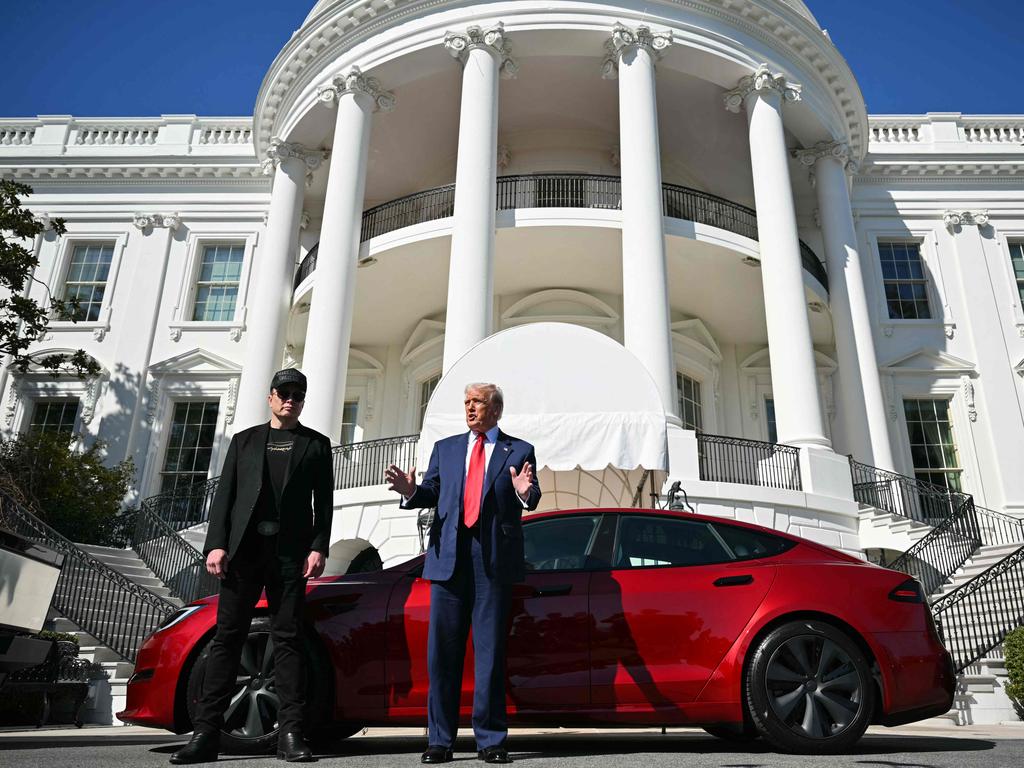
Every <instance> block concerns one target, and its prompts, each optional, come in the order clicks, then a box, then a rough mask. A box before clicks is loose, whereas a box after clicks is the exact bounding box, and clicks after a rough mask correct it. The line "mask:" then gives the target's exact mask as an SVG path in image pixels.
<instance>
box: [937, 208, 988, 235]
mask: <svg viewBox="0 0 1024 768" xmlns="http://www.w3.org/2000/svg"><path fill="white" fill-rule="evenodd" d="M942 223H943V224H945V225H946V229H948V230H949V231H950V234H953V233H955V232H956V231H957V230H958V229H960V228H962V227H971V226H974V227H978V228H981V227H987V226H988V211H946V212H945V213H943V214H942Z"/></svg>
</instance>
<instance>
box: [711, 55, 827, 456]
mask: <svg viewBox="0 0 1024 768" xmlns="http://www.w3.org/2000/svg"><path fill="white" fill-rule="evenodd" d="M799 98H800V91H799V86H794V85H791V84H789V83H787V82H786V79H785V77H783V76H782V75H781V74H772V73H771V72H769V70H768V66H767V65H766V64H763V65H761V66H760V67H759V68H758V69H757V71H756V72H755V73H754V74H753V75H750V76H747V77H744V78H742V79H741V80H740V82H739V85H738V86H737V88H736V89H735V90H732V91H729V92H728V93H726V94H725V104H726V108H727V109H729V111H731V112H739V110H740V108H741V107H744V108H746V111H747V122H748V130H749V134H750V163H751V167H752V170H753V176H754V200H755V203H756V206H757V233H758V240H759V241H760V250H761V283H762V287H763V290H764V306H765V321H766V323H767V326H768V352H769V356H770V359H771V366H772V394H773V397H774V399H775V417H776V423H777V425H778V432H779V442H780V443H786V444H788V445H796V446H801V447H803V446H821V447H826V448H830V447H831V444H830V442H829V439H828V437H826V432H825V422H824V417H823V416H822V409H821V395H820V392H819V390H818V378H817V374H816V370H815V363H814V345H813V342H812V340H811V324H810V320H809V319H808V317H807V300H806V298H805V297H804V280H803V267H802V266H801V264H800V240H799V237H798V236H797V228H796V210H795V208H794V206H793V191H792V187H791V186H790V178H789V165H788V156H789V155H788V152H787V150H786V139H785V135H784V133H783V127H782V102H783V100H786V101H796V100H798V99H799Z"/></svg>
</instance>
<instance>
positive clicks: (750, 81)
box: [722, 63, 801, 112]
mask: <svg viewBox="0 0 1024 768" xmlns="http://www.w3.org/2000/svg"><path fill="white" fill-rule="evenodd" d="M800 90H801V86H799V85H797V84H796V83H790V82H789V81H787V80H786V76H785V75H783V74H782V73H781V72H775V73H772V71H771V70H770V69H769V68H768V64H767V63H765V64H761V65H760V66H759V67H758V68H757V69H756V70H754V73H753V74H752V75H746V76H744V77H741V78H740V81H739V82H738V83H737V84H736V87H735V88H733V89H732V90H731V91H726V93H725V95H724V96H723V97H722V98H723V99H724V101H725V108H726V109H727V110H729V111H730V112H739V111H740V109H741V108H742V107H743V103H744V102H745V101H746V99H747V96H749V95H750V94H752V93H762V92H765V91H776V92H777V93H778V94H779V95H780V96H782V99H783V101H800Z"/></svg>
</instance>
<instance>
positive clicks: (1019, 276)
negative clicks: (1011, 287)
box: [1010, 241, 1024, 307]
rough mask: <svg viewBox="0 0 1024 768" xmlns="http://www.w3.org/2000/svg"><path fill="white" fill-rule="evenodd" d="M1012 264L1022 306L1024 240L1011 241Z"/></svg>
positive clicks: (1023, 300) (1023, 298)
mask: <svg viewBox="0 0 1024 768" xmlns="http://www.w3.org/2000/svg"><path fill="white" fill-rule="evenodd" d="M1010 265H1011V266H1012V267H1013V277H1014V279H1015V280H1016V281H1017V295H1018V296H1020V304H1021V307H1024V241H1021V242H1016V243H1010Z"/></svg>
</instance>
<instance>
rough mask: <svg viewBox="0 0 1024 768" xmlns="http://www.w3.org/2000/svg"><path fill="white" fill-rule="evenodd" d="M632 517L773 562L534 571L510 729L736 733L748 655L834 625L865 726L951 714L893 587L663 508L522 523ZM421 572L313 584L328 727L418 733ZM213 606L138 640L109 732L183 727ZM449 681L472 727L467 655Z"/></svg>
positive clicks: (932, 644) (422, 680) (882, 578)
mask: <svg viewBox="0 0 1024 768" xmlns="http://www.w3.org/2000/svg"><path fill="white" fill-rule="evenodd" d="M636 515H640V516H641V517H642V518H645V519H646V520H648V521H651V520H652V519H653V521H654V522H655V523H657V522H658V521H659V520H664V518H666V517H670V518H675V519H681V520H696V521H700V522H701V523H709V522H710V523H713V524H714V525H715V526H716V530H720V531H727V530H729V531H732V532H734V533H735V532H736V531H737V530H738V531H739V532H740V533H739V534H737V535H744V534H743V532H744V531H747V532H753V533H756V534H768V536H769V537H773V538H774V539H776V540H778V541H781V542H783V545H782V546H781V547H780V549H782V550H784V551H779V552H777V553H774V554H768V555H766V556H760V557H759V556H756V555H753V556H750V557H747V558H746V559H736V560H733V561H730V562H721V563H712V564H692V565H669V566H664V565H660V564H658V563H655V564H653V565H649V564H647V563H645V562H641V563H640V564H639V565H637V564H632V565H631V567H628V568H615V567H609V564H608V563H605V564H604V565H601V564H600V563H598V564H597V565H595V566H593V568H591V567H590V566H589V565H588V564H587V563H581V562H579V561H569V560H567V561H565V562H561V563H559V562H558V561H557V560H556V561H555V562H551V561H546V562H544V563H542V564H541V565H543V566H545V567H546V569H544V570H534V571H531V572H529V573H528V575H527V578H526V582H525V583H524V584H520V585H516V586H515V587H514V593H513V606H512V616H511V620H510V632H509V640H508V662H507V669H508V688H507V690H508V711H509V721H510V725H512V726H517V725H518V726H521V725H540V724H543V725H562V726H597V725H602V726H607V725H627V724H628V725H658V726H662V725H708V724H711V725H716V724H741V723H743V721H744V708H745V706H746V705H745V700H744V691H743V682H744V674H745V670H746V669H747V666H748V663H749V660H750V656H751V653H752V651H753V649H754V648H755V647H756V646H757V644H758V642H759V641H760V639H761V638H763V637H764V636H765V635H766V633H768V632H769V631H770V630H771V629H772V628H773V627H778V626H779V625H780V624H782V623H785V622H787V621H792V620H800V619H818V620H821V621H824V622H825V623H828V624H831V625H834V626H835V627H837V628H839V629H840V630H841V631H843V632H844V633H846V634H847V635H849V636H850V637H852V638H853V639H854V640H855V642H856V643H857V645H858V646H859V647H860V648H861V649H862V650H863V651H864V655H865V657H866V658H867V659H868V661H869V662H870V663H871V665H872V674H873V676H874V678H875V683H876V685H877V695H876V704H875V711H874V713H873V715H872V722H876V723H882V724H886V725H895V724H900V723H905V722H910V721H913V720H918V719H923V718H926V717H931V716H934V715H937V714H941V713H943V712H946V711H948V709H949V707H950V706H951V703H952V698H953V690H954V674H953V667H952V662H951V660H950V656H949V654H948V653H947V651H946V650H945V648H944V647H943V646H942V644H941V642H940V640H939V637H938V635H937V632H936V630H935V626H934V623H933V622H932V619H931V614H930V611H929V609H928V607H927V604H926V603H924V602H923V600H917V601H904V600H901V599H898V598H894V597H893V594H894V590H896V589H897V588H899V587H900V585H901V584H906V583H907V580H908V578H909V577H908V576H906V575H905V574H901V573H898V572H896V571H891V570H887V569H884V568H880V567H877V566H874V565H871V564H869V563H865V562H862V561H860V560H857V559H856V558H853V557H851V556H849V555H846V554H844V553H841V552H838V551H836V550H832V549H829V548H828V547H824V546H821V545H818V544H816V543H813V542H809V541H806V540H803V539H799V538H796V537H792V536H787V535H785V534H781V533H779V532H777V531H774V530H770V529H765V528H761V527H759V526H754V525H746V524H743V523H738V522H735V521H732V520H720V519H717V518H710V517H707V516H704V515H700V516H698V515H691V514H688V513H683V512H677V511H661V510H639V509H622V510H576V511H571V512H565V511H563V512H555V513H547V514H541V515H535V516H531V517H529V518H527V519H525V520H524V521H523V526H524V530H525V531H526V532H527V533H526V535H527V538H528V541H529V540H530V531H531V528H532V526H535V525H538V524H541V523H543V522H544V521H550V520H560V521H568V520H574V519H579V518H581V517H588V516H589V517H593V516H598V517H599V518H600V519H599V521H598V527H600V528H601V529H602V530H603V526H605V525H608V526H610V527H611V528H612V529H614V530H619V529H618V527H616V526H617V525H618V523H617V522H616V520H617V519H625V518H626V517H630V516H636ZM605 516H611V517H609V518H608V519H609V520H611V521H612V522H610V523H605V522H604V520H605ZM588 519H589V518H588ZM624 524H625V523H623V525H624ZM535 530H537V531H543V530H545V529H535ZM547 530H554V529H550V528H549V529H547ZM528 550H529V547H528ZM528 560H529V558H528ZM560 565H561V566H563V567H559V566H560ZM421 566H422V557H419V558H415V559H413V560H411V561H409V562H406V563H403V564H401V565H397V566H394V567H391V568H388V569H386V570H383V571H379V572H375V573H371V574H356V575H350V576H341V577H331V578H322V579H319V580H316V581H312V582H310V583H309V585H308V588H307V612H308V619H309V623H310V626H311V627H312V630H313V632H315V636H316V637H317V638H318V639H319V642H320V643H321V645H322V651H323V653H324V654H325V656H326V658H327V659H329V662H330V665H331V667H332V668H333V686H332V691H333V694H332V698H333V715H332V719H333V721H334V722H336V723H338V724H347V725H349V726H388V725H423V724H424V723H425V722H426V713H427V710H426V705H427V659H426V648H427V624H428V616H429V611H430V583H429V582H428V581H425V580H424V579H422V578H420V577H419V575H418V574H419V572H420V569H421ZM216 604H217V598H216V597H210V598H206V599H204V600H202V601H199V602H198V603H195V604H193V606H203V607H201V608H199V609H198V610H195V611H193V612H191V613H190V614H189V615H188V616H187V617H186V618H185V619H183V620H180V621H177V622H176V623H174V624H172V625H170V626H168V627H167V628H165V629H162V630H159V631H157V632H156V633H154V634H153V635H152V636H151V637H150V638H149V639H148V640H147V641H146V642H145V644H144V645H143V647H142V648H141V650H140V651H139V654H138V658H137V661H136V673H135V675H134V676H133V678H132V680H131V682H130V683H129V685H128V695H127V707H126V708H125V710H124V711H123V712H121V713H119V714H118V717H119V718H120V719H121V720H123V721H125V722H129V723H135V724H139V725H147V726H153V727H158V728H165V729H168V730H172V731H176V732H185V731H188V730H190V729H191V724H190V722H189V719H188V711H187V707H186V703H185V698H186V696H187V687H188V686H187V680H188V676H189V672H190V669H191V666H192V664H193V662H194V661H195V659H196V658H197V656H198V654H199V652H200V651H201V649H202V648H203V646H204V645H205V644H206V643H207V642H208V641H209V640H210V638H211V637H212V635H213V632H214V628H215V622H216ZM265 607H266V606H265V603H261V604H260V609H264V610H265ZM463 680H464V682H463V696H462V709H461V714H462V717H463V719H464V722H465V723H467V724H468V723H469V718H470V714H471V708H472V691H473V662H472V646H471V644H470V648H469V650H468V652H467V659H466V666H465V672H464V677H463Z"/></svg>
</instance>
